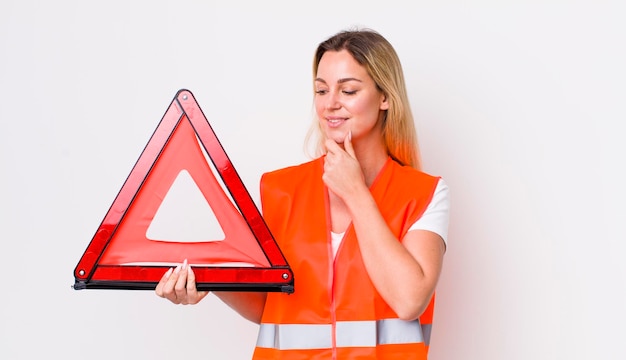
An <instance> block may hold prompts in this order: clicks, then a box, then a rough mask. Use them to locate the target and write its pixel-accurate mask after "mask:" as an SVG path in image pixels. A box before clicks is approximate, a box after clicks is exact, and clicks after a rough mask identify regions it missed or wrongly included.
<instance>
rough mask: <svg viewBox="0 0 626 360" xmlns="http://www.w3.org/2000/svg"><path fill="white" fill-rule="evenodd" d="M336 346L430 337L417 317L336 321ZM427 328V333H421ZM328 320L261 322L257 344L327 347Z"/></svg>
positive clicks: (329, 339)
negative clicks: (309, 322) (409, 318)
mask: <svg viewBox="0 0 626 360" xmlns="http://www.w3.org/2000/svg"><path fill="white" fill-rule="evenodd" d="M335 330H336V341H335V344H336V346H337V347H374V346H376V345H383V344H411V343H422V342H424V339H425V336H424V335H427V336H426V339H428V340H430V339H429V338H430V325H425V326H420V322H419V320H413V321H404V320H400V319H385V320H378V321H338V322H337V323H336V327H335ZM422 331H427V334H424V333H422ZM332 343H333V342H332V326H331V325H330V324H261V327H260V329H259V337H258V339H257V344H256V346H257V347H262V348H272V349H277V350H305V349H330V348H331V347H332Z"/></svg>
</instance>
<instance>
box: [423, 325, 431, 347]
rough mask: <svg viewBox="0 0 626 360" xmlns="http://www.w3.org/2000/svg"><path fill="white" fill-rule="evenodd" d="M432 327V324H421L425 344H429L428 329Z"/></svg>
mask: <svg viewBox="0 0 626 360" xmlns="http://www.w3.org/2000/svg"><path fill="white" fill-rule="evenodd" d="M432 328H433V324H424V325H422V334H424V343H425V344H426V346H429V345H430V331H431V330H432Z"/></svg>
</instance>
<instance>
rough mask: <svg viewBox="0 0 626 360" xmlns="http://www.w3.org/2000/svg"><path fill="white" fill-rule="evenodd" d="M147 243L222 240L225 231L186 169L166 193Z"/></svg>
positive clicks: (149, 228) (148, 232)
mask: <svg viewBox="0 0 626 360" xmlns="http://www.w3.org/2000/svg"><path fill="white" fill-rule="evenodd" d="M146 237H147V238H148V239H149V240H159V241H172V242H206V241H221V240H224V237H225V236H224V231H223V230H222V227H221V226H220V224H219V222H218V221H217V218H216V217H215V213H213V210H212V209H211V206H210V205H209V203H208V202H207V200H206V198H205V197H204V195H203V194H202V191H201V190H200V188H199V187H198V185H197V184H196V182H195V181H194V180H193V178H192V177H191V175H190V174H189V172H188V171H187V170H182V171H181V172H180V173H178V176H177V177H176V179H175V180H174V183H173V184H172V186H171V187H170V189H169V190H168V192H167V194H166V195H165V198H164V199H163V202H162V203H161V205H160V206H159V209H158V210H157V212H156V214H155V215H154V218H153V219H152V222H151V223H150V226H149V227H148V230H147V231H146Z"/></svg>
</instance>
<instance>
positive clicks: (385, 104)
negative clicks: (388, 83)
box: [379, 94, 389, 110]
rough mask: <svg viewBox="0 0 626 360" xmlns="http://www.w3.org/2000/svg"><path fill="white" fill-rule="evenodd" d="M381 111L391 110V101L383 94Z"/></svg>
mask: <svg viewBox="0 0 626 360" xmlns="http://www.w3.org/2000/svg"><path fill="white" fill-rule="evenodd" d="M379 109H380V110H389V101H388V100H387V95H385V94H382V98H381V101H380V106H379Z"/></svg>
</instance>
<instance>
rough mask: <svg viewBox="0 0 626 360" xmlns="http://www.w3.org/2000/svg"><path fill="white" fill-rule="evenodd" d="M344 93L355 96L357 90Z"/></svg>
mask: <svg viewBox="0 0 626 360" xmlns="http://www.w3.org/2000/svg"><path fill="white" fill-rule="evenodd" d="M343 93H344V94H346V95H354V94H356V90H352V91H349V90H344V91H343Z"/></svg>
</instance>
